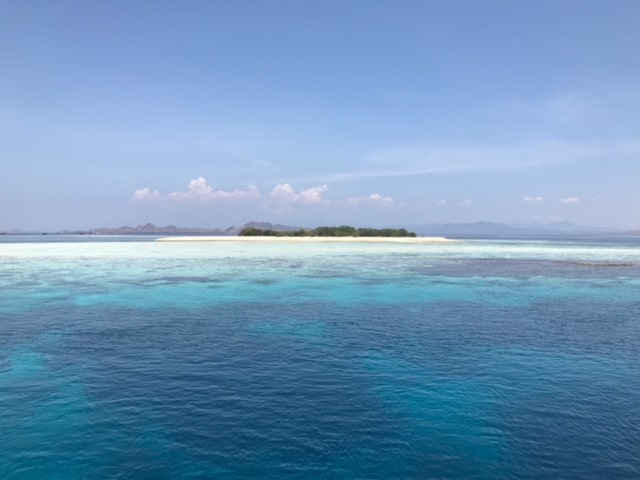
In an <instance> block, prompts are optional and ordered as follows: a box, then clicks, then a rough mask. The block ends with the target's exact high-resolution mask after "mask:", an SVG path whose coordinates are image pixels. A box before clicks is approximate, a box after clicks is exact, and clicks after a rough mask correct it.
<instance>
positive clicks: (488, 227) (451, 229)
mask: <svg viewBox="0 0 640 480" xmlns="http://www.w3.org/2000/svg"><path fill="white" fill-rule="evenodd" d="M411 229H412V230H414V231H416V232H417V233H419V234H421V235H444V236H446V235H450V236H453V235H465V236H472V235H478V236H492V237H510V236H525V235H561V234H565V235H566V234H576V235H578V234H581V235H584V234H597V233H612V230H607V229H604V228H595V227H584V226H581V225H575V224H573V223H569V222H556V223H548V224H541V223H533V224H524V225H507V224H503V223H493V222H474V223H440V224H426V225H416V226H411Z"/></svg>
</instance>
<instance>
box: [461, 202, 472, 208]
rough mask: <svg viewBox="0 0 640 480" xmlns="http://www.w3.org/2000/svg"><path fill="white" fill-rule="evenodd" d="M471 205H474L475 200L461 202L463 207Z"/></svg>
mask: <svg viewBox="0 0 640 480" xmlns="http://www.w3.org/2000/svg"><path fill="white" fill-rule="evenodd" d="M471 205H473V201H471V200H463V201H462V202H460V206H461V207H470V206H471Z"/></svg>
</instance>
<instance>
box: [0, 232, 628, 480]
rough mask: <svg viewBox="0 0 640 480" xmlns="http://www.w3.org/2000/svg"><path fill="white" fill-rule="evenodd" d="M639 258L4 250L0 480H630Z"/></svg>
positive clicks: (411, 249) (50, 247) (151, 248)
mask: <svg viewBox="0 0 640 480" xmlns="http://www.w3.org/2000/svg"><path fill="white" fill-rule="evenodd" d="M639 319H640V245H639V244H638V241H637V240H636V241H635V242H634V241H631V240H626V241H620V240H617V241H614V240H601V241H593V242H582V241H574V240H567V241H563V242H560V241H554V242H552V241H547V242H542V241H537V242H527V241H509V242H507V241H502V242H500V241H466V242H463V243H459V244H431V245H430V244H426V245H403V244H346V243H345V244H300V245H298V244H296V245H280V244H260V245H253V244H249V245H246V244H245V245H243V244H237V243H231V242H229V243H220V244H218V243H215V244H164V243H157V242H153V241H139V242H125V241H121V242H69V241H66V242H42V241H40V242H36V243H21V242H16V243H0V412H2V415H0V432H2V441H1V442H0V478H7V479H13V478H15V479H21V478H24V479H32V478H60V479H74V478H140V479H143V478H252V477H260V478H318V477H320V478H478V479H481V478H594V479H596V478H597V479H600V478H639V477H640V324H639V322H640V320H639Z"/></svg>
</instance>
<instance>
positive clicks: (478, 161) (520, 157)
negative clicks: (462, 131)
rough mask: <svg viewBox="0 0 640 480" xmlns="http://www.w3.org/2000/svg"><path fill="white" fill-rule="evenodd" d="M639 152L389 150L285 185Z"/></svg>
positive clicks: (539, 146)
mask: <svg viewBox="0 0 640 480" xmlns="http://www.w3.org/2000/svg"><path fill="white" fill-rule="evenodd" d="M639 152H640V142H621V143H613V144H593V143H568V142H557V141H553V142H551V141H550V142H537V143H527V144H521V145H508V146H498V147H485V146H480V147H469V148H439V149H430V148H415V147H411V148H391V149H385V150H380V151H377V152H373V153H370V154H367V155H365V162H366V163H365V167H366V168H363V169H362V170H353V171H347V172H335V173H327V174H324V175H316V176H313V177H294V178H288V179H287V181H291V182H341V181H348V180H357V179H366V178H393V177H409V176H428V175H438V174H446V173H474V172H483V171H508V170H520V169H531V168H542V167H547V166H553V165H559V164H563V163H573V162H579V161H584V160H587V159H590V158H592V157H594V156H600V155H607V156H615V155H633V154H638V153H639ZM371 165H395V166H401V168H394V169H374V168H371ZM280 181H283V180H280Z"/></svg>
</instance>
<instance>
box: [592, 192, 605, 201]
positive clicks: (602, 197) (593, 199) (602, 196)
mask: <svg viewBox="0 0 640 480" xmlns="http://www.w3.org/2000/svg"><path fill="white" fill-rule="evenodd" d="M603 199H604V195H603V194H601V193H599V194H597V195H596V196H595V197H593V198H592V199H591V201H592V202H593V203H600V202H601V201H602V200H603Z"/></svg>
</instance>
